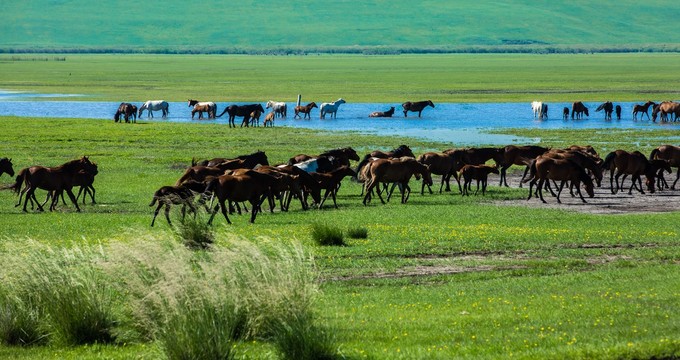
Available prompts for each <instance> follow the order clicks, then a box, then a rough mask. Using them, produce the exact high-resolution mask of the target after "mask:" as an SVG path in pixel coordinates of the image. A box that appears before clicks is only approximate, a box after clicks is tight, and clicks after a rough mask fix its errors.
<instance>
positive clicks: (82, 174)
mask: <svg viewBox="0 0 680 360" xmlns="http://www.w3.org/2000/svg"><path fill="white" fill-rule="evenodd" d="M98 173H99V170H98V168H97V164H95V163H93V164H92V167H91V168H90V169H89V170H80V171H78V172H77V173H76V174H74V175H73V180H72V185H73V186H74V187H76V186H79V187H80V189H79V190H78V194H77V195H76V200H78V199H79V198H80V194H83V205H85V200H86V199H87V195H88V194H89V195H90V199H91V200H92V203H93V204H96V203H97V202H96V201H95V199H94V196H95V194H96V193H97V191H96V190H95V188H94V185H93V184H94V177H95V176H96V175H97V174H98ZM52 196H54V194H53V193H52V192H50V193H48V194H47V199H46V200H45V202H43V204H42V206H45V204H46V203H47V201H48V200H49V199H50V197H52ZM61 201H62V203H64V205H66V201H65V200H64V194H63V193H62V194H61Z"/></svg>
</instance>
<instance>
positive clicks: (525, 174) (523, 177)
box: [519, 165, 530, 187]
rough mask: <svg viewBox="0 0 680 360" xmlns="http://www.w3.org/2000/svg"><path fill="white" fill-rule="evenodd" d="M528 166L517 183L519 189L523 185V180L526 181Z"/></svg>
mask: <svg viewBox="0 0 680 360" xmlns="http://www.w3.org/2000/svg"><path fill="white" fill-rule="evenodd" d="M529 169H530V166H529V165H527V167H526V168H525V169H524V175H522V179H521V180H520V181H519V187H522V184H524V182H525V181H524V179H526V177H527V174H528V173H529Z"/></svg>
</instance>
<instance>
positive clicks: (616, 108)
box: [614, 105, 621, 120]
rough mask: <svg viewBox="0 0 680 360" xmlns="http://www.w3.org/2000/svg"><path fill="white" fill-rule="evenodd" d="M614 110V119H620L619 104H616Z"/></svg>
mask: <svg viewBox="0 0 680 360" xmlns="http://www.w3.org/2000/svg"><path fill="white" fill-rule="evenodd" d="M614 112H615V113H616V120H621V105H616V106H615V107H614Z"/></svg>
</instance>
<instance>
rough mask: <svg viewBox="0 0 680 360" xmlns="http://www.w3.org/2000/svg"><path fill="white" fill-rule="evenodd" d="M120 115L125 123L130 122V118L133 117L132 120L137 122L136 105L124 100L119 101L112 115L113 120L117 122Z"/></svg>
mask: <svg viewBox="0 0 680 360" xmlns="http://www.w3.org/2000/svg"><path fill="white" fill-rule="evenodd" d="M121 115H123V118H124V119H125V122H126V123H129V122H130V118H133V119H134V122H137V107H136V106H134V105H132V104H130V103H126V102H123V103H120V105H118V110H117V111H116V114H115V115H113V121H114V122H119V121H120V116H121Z"/></svg>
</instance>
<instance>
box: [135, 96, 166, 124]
mask: <svg viewBox="0 0 680 360" xmlns="http://www.w3.org/2000/svg"><path fill="white" fill-rule="evenodd" d="M144 110H148V111H149V113H148V115H147V117H150V118H153V112H154V111H158V110H160V111H161V112H162V114H163V117H164V118H165V117H167V116H168V114H169V113H170V111H169V105H168V102H167V101H165V100H149V101H147V102H145V103H144V104H142V106H140V107H139V114H138V116H137V117H138V118H140V119H141V118H142V114H143V113H144Z"/></svg>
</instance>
